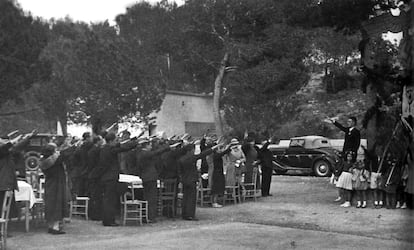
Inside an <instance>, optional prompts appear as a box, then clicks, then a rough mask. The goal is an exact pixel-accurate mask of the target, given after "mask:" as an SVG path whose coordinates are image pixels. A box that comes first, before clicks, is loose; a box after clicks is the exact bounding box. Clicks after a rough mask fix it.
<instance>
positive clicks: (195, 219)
mask: <svg viewBox="0 0 414 250" xmlns="http://www.w3.org/2000/svg"><path fill="white" fill-rule="evenodd" d="M184 220H192V221H198V219H197V218H194V217H191V216H189V217H184Z"/></svg>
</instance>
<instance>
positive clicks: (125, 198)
mask: <svg viewBox="0 0 414 250" xmlns="http://www.w3.org/2000/svg"><path fill="white" fill-rule="evenodd" d="M141 187H142V186H141V185H139V184H135V183H129V184H128V191H127V192H125V193H124V194H123V195H122V196H121V202H123V201H133V200H136V199H135V191H134V190H135V189H136V188H141Z"/></svg>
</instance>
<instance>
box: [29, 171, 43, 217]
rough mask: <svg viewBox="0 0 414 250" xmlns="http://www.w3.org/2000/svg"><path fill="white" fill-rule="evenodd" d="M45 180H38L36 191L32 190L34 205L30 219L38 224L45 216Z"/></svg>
mask: <svg viewBox="0 0 414 250" xmlns="http://www.w3.org/2000/svg"><path fill="white" fill-rule="evenodd" d="M44 186H45V178H39V185H38V189H37V190H34V193H35V198H36V200H35V203H34V205H33V208H32V217H33V219H34V220H35V222H36V223H37V222H39V221H41V220H43V219H44V214H45V200H44V199H45V188H44Z"/></svg>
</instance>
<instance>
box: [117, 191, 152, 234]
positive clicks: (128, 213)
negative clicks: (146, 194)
mask: <svg viewBox="0 0 414 250" xmlns="http://www.w3.org/2000/svg"><path fill="white" fill-rule="evenodd" d="M138 187H139V186H138V185H135V184H130V185H128V189H129V190H128V191H127V192H126V193H124V194H123V195H122V196H121V219H122V225H124V226H125V225H126V222H127V221H137V222H139V224H140V225H142V221H143V219H145V222H146V223H148V202H147V201H142V200H137V199H135V193H134V188H138Z"/></svg>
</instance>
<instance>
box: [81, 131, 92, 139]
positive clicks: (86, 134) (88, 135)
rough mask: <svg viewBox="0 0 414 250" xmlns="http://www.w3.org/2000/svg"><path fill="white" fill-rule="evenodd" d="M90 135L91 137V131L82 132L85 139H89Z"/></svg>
mask: <svg viewBox="0 0 414 250" xmlns="http://www.w3.org/2000/svg"><path fill="white" fill-rule="evenodd" d="M89 137H91V133H90V132H85V133H83V134H82V139H84V140H86V139H88V138H89Z"/></svg>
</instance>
